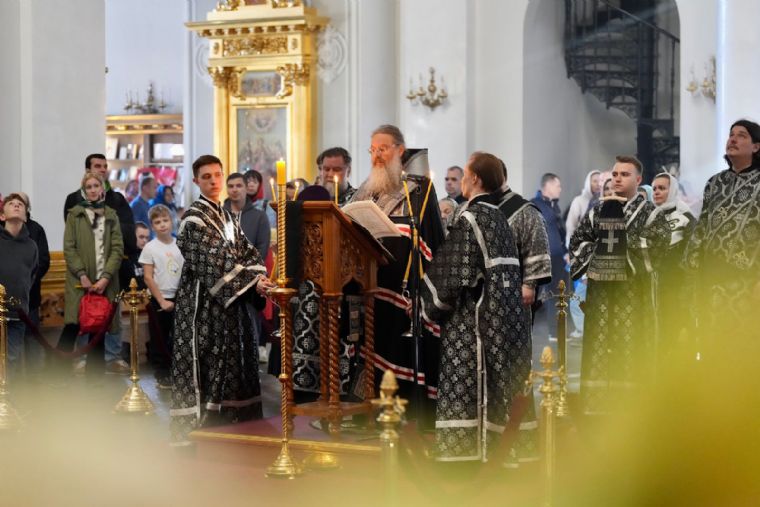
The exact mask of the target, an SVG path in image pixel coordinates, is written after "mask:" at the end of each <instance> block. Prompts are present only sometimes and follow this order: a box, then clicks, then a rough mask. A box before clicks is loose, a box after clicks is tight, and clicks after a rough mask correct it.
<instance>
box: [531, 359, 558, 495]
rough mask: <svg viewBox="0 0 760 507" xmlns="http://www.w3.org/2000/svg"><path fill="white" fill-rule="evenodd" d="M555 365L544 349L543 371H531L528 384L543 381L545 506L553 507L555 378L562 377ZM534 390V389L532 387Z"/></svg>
mask: <svg viewBox="0 0 760 507" xmlns="http://www.w3.org/2000/svg"><path fill="white" fill-rule="evenodd" d="M553 364H554V355H553V354H552V349H551V347H549V346H546V347H544V350H543V352H541V366H543V367H544V369H543V370H542V371H531V372H530V376H529V378H528V380H527V381H526V383H527V384H528V385H529V386H532V384H533V383H534V382H535V381H536V380H537V379H541V381H542V383H541V387H540V388H539V389H538V392H540V393H541V419H542V422H543V426H544V427H543V431H542V433H541V444H542V445H541V448H542V451H543V455H544V456H543V461H544V462H543V475H544V506H545V507H551V505H552V504H553V499H554V480H555V477H554V472H555V468H556V466H555V463H556V456H555V452H556V447H555V433H556V431H555V427H554V417H555V414H556V402H557V400H556V392H557V387H556V386H555V385H554V377H559V376H560V375H561V372H560V371H557V370H552V369H551V368H552V365H553ZM531 389H532V387H531Z"/></svg>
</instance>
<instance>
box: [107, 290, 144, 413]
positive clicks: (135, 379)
mask: <svg viewBox="0 0 760 507" xmlns="http://www.w3.org/2000/svg"><path fill="white" fill-rule="evenodd" d="M121 297H122V298H124V300H125V301H126V302H127V304H128V305H129V320H130V324H131V327H132V333H131V336H130V340H129V343H130V350H129V359H130V363H131V364H130V366H131V367H132V374H131V375H130V377H129V380H131V381H132V384H131V385H130V386H129V388H127V392H126V393H124V396H123V397H122V398H121V401H119V403H118V404H117V405H116V407H115V408H114V410H115V411H116V412H121V413H135V412H142V413H144V414H145V415H149V414H152V413H153V402H152V401H150V398H148V395H147V394H145V391H143V390H142V387H140V377H139V376H138V375H137V372H138V367H139V364H138V357H137V325H138V324H137V313H138V307H139V306H143V305H145V303H147V302H148V300H149V299H150V294H149V293H148V291H147V290H145V289H143V290H137V280H135V279H134V278H133V279H132V281H131V282H129V292H127V291H126V290H125V291H122V292H121ZM115 318H117V319H118V318H119V316H118V311H117V312H116V317H115Z"/></svg>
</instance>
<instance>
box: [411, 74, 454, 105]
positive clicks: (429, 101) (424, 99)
mask: <svg viewBox="0 0 760 507" xmlns="http://www.w3.org/2000/svg"><path fill="white" fill-rule="evenodd" d="M445 86H446V85H445V84H444V82H443V77H441V88H440V89H439V88H438V87H437V86H436V85H435V69H434V68H433V67H430V81H429V82H428V85H427V90H425V88H424V87H423V85H422V75H421V74H420V87H419V88H418V89H417V90H416V91H415V89H414V85H413V84H412V79H411V78H409V93H407V94H406V98H407V99H409V101H410V102H411V103H412V104H416V103H417V102H420V103H421V104H422V105H423V106H427V107H429V108H430V110H431V111H432V110H434V109H435V108H436V107H438V106H440V105H441V104H443V103H444V102H446V99H447V97H448V96H449V95H448V93H446V88H445Z"/></svg>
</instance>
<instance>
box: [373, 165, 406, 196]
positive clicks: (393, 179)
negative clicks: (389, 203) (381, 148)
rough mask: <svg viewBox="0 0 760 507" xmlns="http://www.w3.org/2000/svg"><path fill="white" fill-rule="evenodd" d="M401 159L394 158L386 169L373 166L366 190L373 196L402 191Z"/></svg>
mask: <svg viewBox="0 0 760 507" xmlns="http://www.w3.org/2000/svg"><path fill="white" fill-rule="evenodd" d="M402 171H403V170H402V167H401V157H396V158H394V159H393V160H392V161H391V162H390V163H389V164H388V166H386V167H383V166H372V171H371V172H370V173H369V177H368V178H367V182H366V183H365V184H364V188H365V190H366V191H367V192H368V193H370V194H373V195H382V194H390V193H392V192H398V191H399V190H401V173H402Z"/></svg>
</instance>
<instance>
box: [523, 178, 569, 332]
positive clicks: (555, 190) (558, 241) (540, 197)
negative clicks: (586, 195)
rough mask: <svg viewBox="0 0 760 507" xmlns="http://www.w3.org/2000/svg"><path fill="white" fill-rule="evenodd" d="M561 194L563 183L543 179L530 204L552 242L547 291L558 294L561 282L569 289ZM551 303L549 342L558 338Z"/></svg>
mask: <svg viewBox="0 0 760 507" xmlns="http://www.w3.org/2000/svg"><path fill="white" fill-rule="evenodd" d="M561 194H562V182H561V181H560V179H559V177H558V176H557V175H556V174H553V173H546V174H544V175H543V176H541V189H540V190H539V191H538V192H536V196H535V197H534V198H533V199H532V200H531V202H532V203H533V204H534V205H535V206H536V207H537V208H538V209H539V211H540V212H541V215H542V216H543V217H544V223H545V224H546V234H547V236H548V238H549V255H550V256H551V263H552V281H551V283H549V284H548V285H547V286H546V290H547V291H550V292H555V293H556V292H557V287H558V286H559V281H560V280H564V281H565V285H566V286H567V284H568V282H569V278H568V276H567V271H565V266H566V261H565V257H566V256H567V247H566V246H565V224H564V222H563V221H562V212H561V211H560V209H559V197H560V195H561ZM554 303H555V302H554V301H552V300H547V304H545V305H543V306H542V308H545V309H546V312H545V315H546V318H547V319H548V321H547V322H548V325H549V339H550V340H551V339H552V338H556V337H557V306H556V305H555V304H554Z"/></svg>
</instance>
